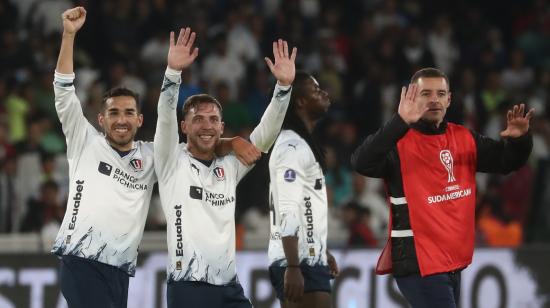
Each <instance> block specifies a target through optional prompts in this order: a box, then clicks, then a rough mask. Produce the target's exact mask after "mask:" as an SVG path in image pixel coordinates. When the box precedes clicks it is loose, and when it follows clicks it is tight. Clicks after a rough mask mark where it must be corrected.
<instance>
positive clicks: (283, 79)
mask: <svg viewBox="0 0 550 308" xmlns="http://www.w3.org/2000/svg"><path fill="white" fill-rule="evenodd" d="M297 52H298V50H297V49H296V47H294V48H292V53H291V54H290V55H289V53H288V43H287V41H283V40H281V39H279V40H277V41H276V42H273V57H274V58H275V63H273V62H271V59H269V58H265V62H266V63H267V66H269V69H270V70H271V73H272V74H273V76H275V78H277V80H278V82H279V84H280V85H282V86H288V85H291V84H292V82H293V81H294V76H295V75H296V65H295V64H294V61H295V60H296V53H297Z"/></svg>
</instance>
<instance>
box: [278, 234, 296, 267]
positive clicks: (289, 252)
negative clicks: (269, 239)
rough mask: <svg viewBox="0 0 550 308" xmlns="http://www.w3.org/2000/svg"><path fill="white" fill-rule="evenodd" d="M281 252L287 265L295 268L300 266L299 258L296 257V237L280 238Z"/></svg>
mask: <svg viewBox="0 0 550 308" xmlns="http://www.w3.org/2000/svg"><path fill="white" fill-rule="evenodd" d="M282 242H283V250H284V252H285V257H286V261H287V263H288V265H290V266H297V265H300V258H299V257H298V237H297V236H285V237H283V238H282Z"/></svg>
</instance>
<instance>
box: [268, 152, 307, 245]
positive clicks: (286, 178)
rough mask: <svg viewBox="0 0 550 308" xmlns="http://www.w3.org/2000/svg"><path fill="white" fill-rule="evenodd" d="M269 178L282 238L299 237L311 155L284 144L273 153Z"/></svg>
mask: <svg viewBox="0 0 550 308" xmlns="http://www.w3.org/2000/svg"><path fill="white" fill-rule="evenodd" d="M271 155H272V156H271V162H270V166H269V167H270V169H271V172H270V174H271V175H272V178H271V182H272V185H273V191H274V193H276V198H274V200H275V204H274V205H273V206H275V207H276V208H277V210H276V212H277V213H278V215H279V217H278V218H279V219H278V220H277V221H278V222H279V227H280V232H281V236H283V237H285V236H297V235H298V229H299V226H300V203H301V202H303V200H301V198H302V196H303V189H304V185H305V184H306V182H307V179H306V174H305V170H306V168H305V167H306V164H307V162H306V160H307V157H308V153H307V152H306V151H305V148H304V146H301V147H300V145H296V144H295V143H290V142H283V143H281V144H279V145H278V146H277V147H276V148H274V149H273V153H272V154H271Z"/></svg>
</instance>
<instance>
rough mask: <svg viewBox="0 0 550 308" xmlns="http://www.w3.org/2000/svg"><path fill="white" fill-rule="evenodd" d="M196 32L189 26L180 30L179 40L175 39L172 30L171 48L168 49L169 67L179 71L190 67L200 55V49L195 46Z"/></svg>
mask: <svg viewBox="0 0 550 308" xmlns="http://www.w3.org/2000/svg"><path fill="white" fill-rule="evenodd" d="M195 37H196V33H195V32H191V28H189V27H187V28H185V29H183V28H182V29H181V30H180V34H179V35H178V40H177V41H174V32H173V31H172V32H170V49H169V50H168V67H169V68H171V69H174V70H177V71H181V70H183V69H184V68H187V67H189V65H191V63H193V61H195V59H196V58H197V56H198V55H199V49H198V48H196V47H195V48H193V43H194V42H195Z"/></svg>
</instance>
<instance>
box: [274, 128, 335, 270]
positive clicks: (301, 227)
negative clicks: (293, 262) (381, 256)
mask: <svg viewBox="0 0 550 308" xmlns="http://www.w3.org/2000/svg"><path fill="white" fill-rule="evenodd" d="M269 177H270V184H269V190H270V195H271V197H270V209H271V211H270V225H271V234H270V239H269V249H268V256H269V261H270V263H271V264H273V265H280V266H286V265H287V264H288V263H287V260H286V257H285V253H284V249H283V242H282V240H281V238H282V237H285V236H297V237H298V258H299V260H300V262H306V263H307V264H308V265H310V266H315V265H327V245H326V244H327V228H328V226H327V210H328V202H327V191H326V187H325V177H324V175H323V171H322V169H321V166H320V165H319V163H318V162H317V161H316V160H315V156H314V155H313V151H311V148H310V147H309V145H308V144H307V142H306V141H305V140H304V139H303V138H302V137H300V136H299V135H298V134H297V133H296V132H294V131H292V130H287V129H285V130H283V131H281V134H280V135H279V137H278V138H277V141H276V142H275V145H274V146H273V151H272V152H271V157H270V159H269Z"/></svg>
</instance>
